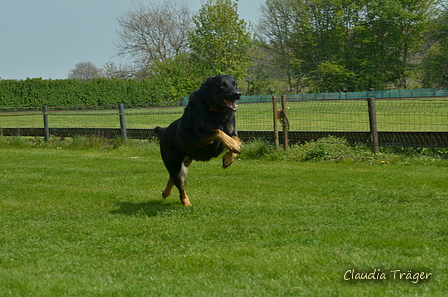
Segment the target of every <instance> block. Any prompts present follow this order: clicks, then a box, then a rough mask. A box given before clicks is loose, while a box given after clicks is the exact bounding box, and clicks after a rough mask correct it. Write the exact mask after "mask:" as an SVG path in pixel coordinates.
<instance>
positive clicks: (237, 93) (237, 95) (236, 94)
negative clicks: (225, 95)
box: [234, 91, 241, 99]
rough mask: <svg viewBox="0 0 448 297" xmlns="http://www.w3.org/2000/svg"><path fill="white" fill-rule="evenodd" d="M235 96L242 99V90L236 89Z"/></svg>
mask: <svg viewBox="0 0 448 297" xmlns="http://www.w3.org/2000/svg"><path fill="white" fill-rule="evenodd" d="M234 96H235V97H236V98H238V99H240V98H241V92H240V91H236V92H235V94H234Z"/></svg>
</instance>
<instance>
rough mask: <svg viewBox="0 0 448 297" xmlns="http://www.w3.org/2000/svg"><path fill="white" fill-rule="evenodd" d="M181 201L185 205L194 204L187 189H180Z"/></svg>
mask: <svg viewBox="0 0 448 297" xmlns="http://www.w3.org/2000/svg"><path fill="white" fill-rule="evenodd" d="M180 201H181V202H182V204H183V205H184V206H192V205H191V203H190V199H188V196H187V192H186V191H185V190H181V191H180Z"/></svg>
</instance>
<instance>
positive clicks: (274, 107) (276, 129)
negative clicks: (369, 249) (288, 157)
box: [272, 96, 279, 148]
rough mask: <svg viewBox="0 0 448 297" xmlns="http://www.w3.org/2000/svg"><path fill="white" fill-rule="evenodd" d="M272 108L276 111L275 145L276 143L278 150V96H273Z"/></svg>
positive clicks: (274, 116) (274, 115)
mask: <svg viewBox="0 0 448 297" xmlns="http://www.w3.org/2000/svg"><path fill="white" fill-rule="evenodd" d="M272 108H273V111H274V114H273V118H274V143H275V148H278V146H279V142H278V123H277V119H278V112H277V97H276V96H272Z"/></svg>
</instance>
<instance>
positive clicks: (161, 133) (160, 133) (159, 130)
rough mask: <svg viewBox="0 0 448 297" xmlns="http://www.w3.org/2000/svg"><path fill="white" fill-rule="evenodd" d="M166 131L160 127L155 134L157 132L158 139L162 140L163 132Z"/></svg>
mask: <svg viewBox="0 0 448 297" xmlns="http://www.w3.org/2000/svg"><path fill="white" fill-rule="evenodd" d="M165 129H166V128H162V127H159V126H157V127H155V128H154V132H156V134H157V137H159V139H161V138H162V135H163V132H164V131H165Z"/></svg>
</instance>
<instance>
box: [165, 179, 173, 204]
mask: <svg viewBox="0 0 448 297" xmlns="http://www.w3.org/2000/svg"><path fill="white" fill-rule="evenodd" d="M173 187H174V183H173V181H172V180H171V178H170V179H169V180H168V183H167V184H166V188H165V190H163V191H162V197H163V198H164V199H165V198H166V197H168V196H170V195H171V194H172V193H173Z"/></svg>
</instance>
